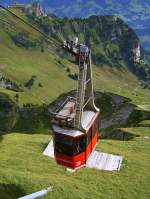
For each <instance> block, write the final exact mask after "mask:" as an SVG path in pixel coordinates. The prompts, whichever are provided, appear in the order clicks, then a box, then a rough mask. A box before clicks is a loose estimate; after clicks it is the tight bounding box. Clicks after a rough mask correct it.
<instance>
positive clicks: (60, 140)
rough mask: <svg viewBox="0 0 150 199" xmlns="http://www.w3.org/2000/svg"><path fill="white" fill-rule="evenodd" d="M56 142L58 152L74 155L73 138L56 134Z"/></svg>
mask: <svg viewBox="0 0 150 199" xmlns="http://www.w3.org/2000/svg"><path fill="white" fill-rule="evenodd" d="M54 143H55V151H56V152H57V153H62V154H65V155H69V156H72V155H73V138H71V137H68V136H65V135H60V134H55V138H54Z"/></svg>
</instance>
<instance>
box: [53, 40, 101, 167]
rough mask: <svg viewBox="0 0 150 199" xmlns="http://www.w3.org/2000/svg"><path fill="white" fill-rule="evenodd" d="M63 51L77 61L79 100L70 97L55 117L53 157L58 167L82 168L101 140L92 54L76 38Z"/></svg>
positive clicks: (77, 95) (65, 44) (65, 43)
mask: <svg viewBox="0 0 150 199" xmlns="http://www.w3.org/2000/svg"><path fill="white" fill-rule="evenodd" d="M64 49H65V50H66V51H68V52H69V53H71V54H72V55H73V56H75V57H76V60H78V62H77V63H78V69H79V74H78V87H77V91H76V97H75V98H74V99H73V98H70V97H69V98H67V100H66V101H64V103H63V104H62V105H61V106H60V107H58V108H57V110H56V111H55V112H53V114H54V115H55V117H54V119H53V121H52V122H53V131H54V155H55V159H56V162H57V163H58V164H61V165H64V166H66V167H69V168H73V169H76V168H79V167H82V166H84V165H85V164H86V161H87V159H88V157H89V156H90V154H91V153H92V151H93V150H94V148H95V146H96V144H97V141H98V123H99V109H98V108H97V107H96V106H95V104H94V92H93V84H92V66H91V51H90V49H89V48H88V47H87V46H86V45H83V44H78V41H77V39H75V40H73V41H71V42H69V41H67V42H64Z"/></svg>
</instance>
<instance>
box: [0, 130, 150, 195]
mask: <svg viewBox="0 0 150 199" xmlns="http://www.w3.org/2000/svg"><path fill="white" fill-rule="evenodd" d="M126 131H127V132H130V133H133V134H135V135H139V137H135V138H134V140H131V141H115V140H99V145H98V147H97V148H98V149H99V150H102V151H105V152H110V153H114V154H121V155H123V156H124V158H125V159H124V162H123V167H122V170H121V171H120V172H104V171H96V170H92V169H81V170H79V171H78V172H77V173H75V174H73V175H71V174H68V173H67V172H66V171H65V169H64V168H62V167H60V166H58V165H56V163H55V162H54V161H53V160H52V159H49V158H48V157H44V156H43V155H42V151H43V149H44V147H45V144H46V143H47V141H48V139H49V138H50V137H49V136H48V135H39V134H36V135H25V134H17V133H13V134H7V135H4V136H3V137H2V141H1V144H0V148H1V150H0V151H1V152H0V157H1V169H0V176H1V177H0V187H4V185H3V184H7V186H8V187H9V185H12V189H11V191H10V190H7V192H6V194H8V193H9V195H8V196H7V195H6V194H5V193H4V191H3V190H2V191H0V194H1V196H3V197H2V198H5V199H13V198H14V199H15V198H17V197H18V196H21V195H24V194H29V193H32V192H34V191H37V190H40V189H42V188H44V187H48V186H50V185H52V186H53V192H52V193H49V194H48V195H47V196H46V197H45V198H49V199H50V198H60V197H61V198H62V199H67V198H69V199H71V198H93V199H97V198H105V199H123V198H124V199H128V198H130V199H135V198H139V199H140V198H143V199H148V198H149V194H150V189H149V188H150V187H149V186H150V185H149V178H150V173H149V164H150V157H149V150H150V145H149V140H146V139H144V136H147V135H149V129H146V128H136V129H135V128H134V129H126ZM8 147H9V150H8ZM8 165H9V166H8ZM15 187H18V189H17V190H18V192H17V191H16V190H15ZM0 190H1V189H0ZM2 194H3V195H2Z"/></svg>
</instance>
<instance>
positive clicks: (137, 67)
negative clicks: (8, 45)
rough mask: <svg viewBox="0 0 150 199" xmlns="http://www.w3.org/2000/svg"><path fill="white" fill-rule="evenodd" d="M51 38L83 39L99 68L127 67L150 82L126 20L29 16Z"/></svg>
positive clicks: (144, 61) (103, 16) (143, 56)
mask: <svg viewBox="0 0 150 199" xmlns="http://www.w3.org/2000/svg"><path fill="white" fill-rule="evenodd" d="M28 19H29V21H30V22H31V23H35V24H36V25H38V26H39V27H40V28H42V29H43V31H44V32H45V33H46V34H47V35H49V37H53V38H55V39H56V40H57V41H63V40H64V39H66V40H67V39H71V38H72V36H73V35H77V36H78V37H79V41H80V42H81V43H86V44H87V45H88V46H90V47H91V49H92V52H93V53H92V57H93V62H94V64H95V65H97V66H102V65H108V66H111V67H118V68H119V67H127V68H128V69H129V70H130V71H131V72H132V73H134V74H135V75H137V76H138V77H140V78H143V79H145V80H146V79H149V74H150V66H149V62H148V60H147V58H146V56H145V53H144V50H143V48H142V46H141V43H140V40H139V39H138V37H137V35H136V34H135V32H134V31H133V30H132V29H131V28H130V27H129V26H128V25H127V24H126V23H124V21H123V20H122V19H120V18H119V17H116V16H112V15H101V16H91V17H89V18H86V19H67V18H64V19H62V18H58V17H51V18H49V17H48V16H47V17H41V18H35V17H34V16H32V15H30V14H29V15H28Z"/></svg>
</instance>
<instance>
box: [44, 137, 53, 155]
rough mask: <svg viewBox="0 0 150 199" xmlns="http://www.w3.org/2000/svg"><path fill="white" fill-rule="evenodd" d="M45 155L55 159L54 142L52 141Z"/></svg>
mask: <svg viewBox="0 0 150 199" xmlns="http://www.w3.org/2000/svg"><path fill="white" fill-rule="evenodd" d="M43 155H46V156H48V157H51V158H54V147H53V140H51V141H50V142H49V144H48V146H47V147H46V149H45V150H44V152H43Z"/></svg>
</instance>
